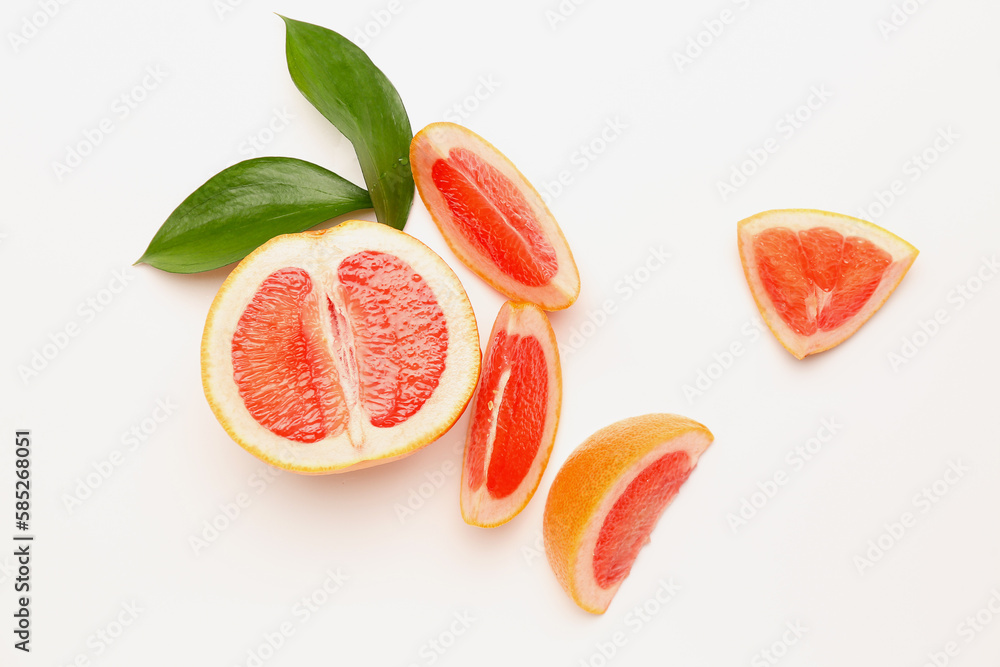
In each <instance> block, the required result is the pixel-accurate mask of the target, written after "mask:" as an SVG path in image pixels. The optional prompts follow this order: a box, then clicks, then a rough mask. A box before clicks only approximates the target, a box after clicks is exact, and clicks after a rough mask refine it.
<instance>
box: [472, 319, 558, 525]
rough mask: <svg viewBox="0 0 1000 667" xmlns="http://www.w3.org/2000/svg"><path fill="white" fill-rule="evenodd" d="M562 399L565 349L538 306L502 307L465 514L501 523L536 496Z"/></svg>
mask: <svg viewBox="0 0 1000 667" xmlns="http://www.w3.org/2000/svg"><path fill="white" fill-rule="evenodd" d="M561 403H562V373H561V371H560V367H559V350H558V347H557V345H556V337H555V333H553V331H552V326H551V325H550V324H549V318H548V317H546V316H545V312H544V311H542V310H541V309H540V308H539V307H538V306H536V305H534V304H530V303H514V302H512V301H508V302H507V303H505V304H504V305H503V307H501V308H500V313H499V314H498V315H497V319H496V323H494V325H493V331H492V332H491V333H490V341H489V344H488V345H487V347H486V354H485V357H484V360H483V373H482V377H481V378H480V382H479V389H478V390H477V391H476V395H475V398H473V401H472V417H471V419H470V421H469V433H468V437H467V439H466V443H465V459H464V462H463V464H462V494H461V505H462V517H463V518H464V519H465V521H466V523H469V524H471V525H474V526H483V527H487V528H489V527H493V526H498V525H500V524H502V523H506V522H507V521H510V520H511V519H513V518H514V517H515V516H516V515H517V514H518V513H519V512H520V511H521V510H522V509H524V507H525V506H526V505H527V504H528V501H529V500H531V497H532V496H533V495H534V494H535V490H536V489H537V488H538V483H539V482H540V481H541V479H542V473H543V472H545V466H546V465H547V464H548V462H549V455H550V454H551V453H552V444H553V442H555V436H556V428H557V427H558V424H559V409H560V405H561Z"/></svg>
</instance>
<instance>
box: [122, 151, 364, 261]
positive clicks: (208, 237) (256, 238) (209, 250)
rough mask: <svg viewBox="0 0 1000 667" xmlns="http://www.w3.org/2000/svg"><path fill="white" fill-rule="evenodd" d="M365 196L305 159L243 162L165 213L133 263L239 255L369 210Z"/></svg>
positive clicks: (224, 258)
mask: <svg viewBox="0 0 1000 667" xmlns="http://www.w3.org/2000/svg"><path fill="white" fill-rule="evenodd" d="M371 206H372V202H371V199H370V198H369V196H368V193H367V192H366V191H365V190H364V189H362V188H359V187H358V186H356V185H354V184H353V183H351V182H350V181H347V180H345V179H343V178H341V177H340V176H338V175H337V174H335V173H333V172H331V171H327V170H326V169H323V168H322V167H319V166H317V165H315V164H312V163H310V162H305V161H304V160H296V159H293V158H285V157H263V158H255V159H253V160H245V161H243V162H240V163H238V164H234V165H233V166H232V167H229V168H228V169H224V170H222V171H220V172H219V173H218V174H216V175H215V176H213V177H212V178H210V179H209V180H208V182H207V183H205V184H204V185H202V186H201V187H200V188H198V189H197V190H195V191H194V192H193V193H192V194H191V196H189V197H188V198H187V199H185V200H184V201H183V202H181V205H180V206H178V207H177V209H176V210H175V211H174V212H173V213H171V214H170V217H169V218H167V220H166V222H164V223H163V225H162V226H161V227H160V229H159V231H157V232H156V236H154V237H153V240H152V241H150V243H149V247H148V248H146V252H145V253H143V255H142V257H140V258H139V261H137V262H136V264H140V263H145V264H149V265H151V266H155V267H156V268H158V269H163V270H164V271H170V272H171V273H197V272H199V271H208V270H210V269H217V268H219V267H220V266H225V265H226V264H231V263H232V262H236V261H238V260H241V259H243V258H244V257H246V256H247V255H248V254H250V253H251V252H252V251H253V250H255V249H256V248H257V247H258V246H259V245H261V244H262V243H264V242H265V241H267V240H269V239H271V238H273V237H275V236H277V235H279V234H291V233H295V232H301V231H303V230H306V229H309V228H310V227H314V226H316V225H318V224H319V223H321V222H325V221H327V220H329V219H330V218H335V217H337V216H338V215H343V214H345V213H350V212H351V211H356V210H358V209H363V208H371Z"/></svg>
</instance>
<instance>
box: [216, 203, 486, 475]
mask: <svg viewBox="0 0 1000 667" xmlns="http://www.w3.org/2000/svg"><path fill="white" fill-rule="evenodd" d="M201 364H202V381H203V384H204V388H205V396H206V397H207V398H208V403H209V405H210V406H211V407H212V411H213V412H214V413H215V416H216V418H218V420H219V423H221V424H222V426H223V428H225V430H226V431H227V432H228V433H229V435H230V436H231V437H232V438H233V440H235V441H236V442H237V443H239V444H240V445H241V446H242V447H244V448H245V449H246V450H247V451H249V452H250V453H251V454H253V455H254V456H257V457H258V458H260V459H262V460H264V461H266V462H268V463H270V464H272V465H275V466H278V467H279V468H285V469H287V470H293V471H295V472H301V473H310V474H321V473H330V472H338V471H342V470H347V469H349V468H358V467H364V466H368V465H374V464H376V463H384V462H386V461H390V460H392V459H395V458H398V457H401V456H404V455H406V454H410V453H412V452H414V451H416V450H417V449H419V448H420V447H423V446H424V445H426V444H428V443H430V442H432V441H433V440H435V439H436V438H437V437H438V436H440V435H441V434H442V433H444V432H445V431H447V430H448V429H449V428H450V427H451V426H452V424H454V423H455V421H456V420H457V419H458V418H459V416H460V415H461V414H462V412H463V410H464V409H465V406H466V405H467V403H468V401H469V399H470V397H471V396H472V392H473V391H474V389H475V386H476V380H477V379H478V378H479V366H480V350H479V333H478V330H477V329H476V319H475V315H474V314H473V311H472V306H471V305H470V303H469V298H468V296H466V294H465V290H464V289H463V288H462V284H461V283H460V282H459V280H458V277H457V276H456V275H455V273H454V272H453V271H452V270H451V269H450V268H449V267H448V265H447V264H445V263H444V261H443V260H442V259H441V258H440V257H438V256H437V255H436V254H435V253H434V252H433V251H432V250H430V249H429V248H428V247H427V246H425V245H423V244H422V243H420V242H419V241H417V240H416V239H414V238H413V237H411V236H409V235H408V234H405V233H403V232H399V231H396V230H394V229H392V228H391V227H388V226H386V225H382V224H379V223H375V222H364V221H357V220H354V221H348V222H344V223H341V224H340V225H338V226H336V227H333V228H331V229H328V230H325V231H318V232H304V233H301V234H287V235H284V236H278V237H275V238H274V239H272V240H270V241H268V242H267V243H265V244H264V245H262V246H261V247H260V248H258V249H257V250H256V251H254V252H253V253H251V254H250V255H249V256H247V257H246V259H244V260H243V261H242V262H240V264H239V265H238V266H237V267H236V268H235V269H234V270H233V272H232V273H231V274H230V275H229V278H228V279H227V280H226V281H225V283H223V285H222V288H221V289H220V290H219V293H218V295H217V296H216V297H215V301H214V302H213V303H212V307H211V310H209V313H208V320H207V321H206V323H205V333H204V336H203V338H202V348H201Z"/></svg>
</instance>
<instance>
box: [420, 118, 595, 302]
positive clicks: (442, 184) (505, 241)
mask: <svg viewBox="0 0 1000 667" xmlns="http://www.w3.org/2000/svg"><path fill="white" fill-rule="evenodd" d="M410 167H411V168H412V170H413V180H414V182H415V183H416V185H417V191H418V192H419V193H420V198H421V199H422V200H423V202H424V206H426V207H427V210H428V211H429V212H430V214H431V217H432V218H433V219H434V222H435V223H436V224H437V226H438V229H440V230H441V234H442V235H443V236H444V239H445V241H446V242H447V243H448V247H449V248H451V250H452V252H454V253H455V255H456V256H457V257H458V258H459V259H460V260H462V263H464V264H465V265H466V266H468V267H469V268H470V269H471V270H472V271H473V272H475V273H476V275H478V276H479V277H480V278H482V279H483V280H485V281H486V282H487V283H489V284H490V285H492V286H493V287H494V288H495V289H497V290H498V291H500V292H502V293H503V294H505V295H506V296H507V297H509V298H511V299H514V300H516V301H528V302H530V303H534V304H537V305H539V306H541V307H542V308H544V309H545V310H561V309H563V308H568V307H569V306H570V305H571V304H572V303H573V302H574V301H576V297H577V296H578V295H579V293H580V274H579V272H578V271H577V268H576V263H575V262H574V261H573V253H572V252H570V249H569V245H568V244H567V243H566V238H565V237H564V236H563V233H562V230H561V229H560V228H559V224H558V223H557V222H556V220H555V218H554V217H552V213H551V212H550V211H549V209H548V207H547V206H546V205H545V202H544V201H542V197H541V196H540V195H539V194H538V192H537V191H536V190H535V188H533V187H532V186H531V183H529V182H528V180H527V179H526V178H525V177H524V176H523V175H522V174H521V172H519V171H518V170H517V167H515V166H514V165H513V163H512V162H511V161H510V160H508V159H507V158H506V156H504V155H503V153H501V152H500V151H498V150H497V149H496V148H494V147H493V145H492V144H490V143H489V142H488V141H486V140H485V139H483V138H482V137H480V136H479V135H478V134H476V133H475V132H472V131H471V130H467V129H466V128H464V127H462V126H461V125H456V124H455V123H432V124H431V125H428V126H427V127H425V128H424V129H422V130H420V132H418V133H417V135H416V136H415V137H413V142H412V143H411V144H410Z"/></svg>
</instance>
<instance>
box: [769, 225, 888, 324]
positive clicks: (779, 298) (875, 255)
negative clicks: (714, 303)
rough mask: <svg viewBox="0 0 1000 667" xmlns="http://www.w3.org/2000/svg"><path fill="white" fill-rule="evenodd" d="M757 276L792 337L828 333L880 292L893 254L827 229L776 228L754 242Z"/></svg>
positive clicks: (866, 242)
mask: <svg viewBox="0 0 1000 667" xmlns="http://www.w3.org/2000/svg"><path fill="white" fill-rule="evenodd" d="M753 248H754V254H755V256H756V258H757V273H758V276H759V277H760V280H761V283H762V284H763V286H764V290H765V291H766V292H767V294H768V296H769V297H771V301H772V303H773V304H774V307H775V310H776V311H777V313H778V315H779V316H780V317H781V319H782V320H783V321H784V322H785V324H787V325H788V326H789V327H791V328H792V329H793V330H794V331H795V332H796V333H798V334H801V335H803V336H811V335H813V334H815V333H816V332H817V331H830V330H832V329H836V328H837V327H839V326H840V325H842V324H844V322H846V321H847V320H849V319H851V318H852V317H854V316H855V315H856V314H857V313H858V312H859V311H860V310H861V309H862V308H863V307H864V305H865V304H866V303H868V300H869V299H870V298H871V296H872V294H874V293H875V290H876V289H878V286H879V283H880V282H881V281H882V277H883V276H884V275H885V272H886V270H887V269H888V268H889V265H890V264H892V255H890V254H889V253H887V252H886V251H885V250H882V249H881V248H879V247H878V246H877V245H875V244H874V243H872V242H871V241H868V240H866V239H863V238H861V237H859V236H848V237H846V238H845V237H844V236H843V235H842V234H840V233H838V232H836V231H834V230H833V229H830V228H829V227H813V228H812V229H806V230H802V231H800V232H798V233H796V232H794V231H792V230H791V229H788V228H785V227H774V228H771V229H767V230H765V231H763V232H761V233H760V234H758V235H757V236H756V237H754V239H753Z"/></svg>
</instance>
